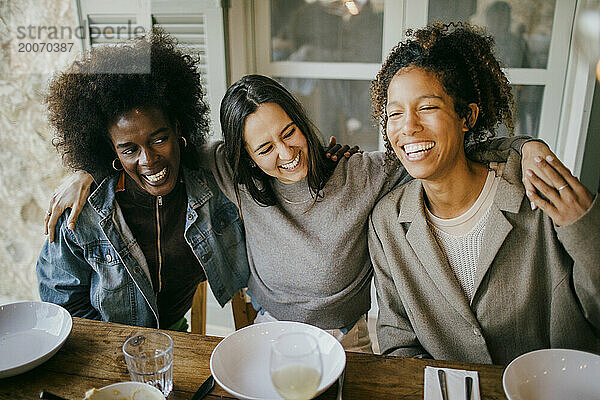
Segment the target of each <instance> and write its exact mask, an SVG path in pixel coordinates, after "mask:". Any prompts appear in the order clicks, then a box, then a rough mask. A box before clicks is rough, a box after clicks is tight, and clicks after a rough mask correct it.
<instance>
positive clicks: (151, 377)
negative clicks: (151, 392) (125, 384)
mask: <svg viewBox="0 0 600 400" xmlns="http://www.w3.org/2000/svg"><path fill="white" fill-rule="evenodd" d="M123 353H124V354H125V362H126V363H127V369H128V370H129V375H130V376H131V380H132V381H135V382H144V383H147V384H149V385H152V386H154V387H155V388H157V389H159V390H160V391H161V392H162V393H163V395H164V396H165V397H167V396H168V395H169V393H171V390H172V389H173V339H171V336H169V335H167V334H166V333H163V332H160V331H140V332H136V333H134V334H133V336H131V337H130V338H129V339H127V340H126V341H125V343H124V344H123Z"/></svg>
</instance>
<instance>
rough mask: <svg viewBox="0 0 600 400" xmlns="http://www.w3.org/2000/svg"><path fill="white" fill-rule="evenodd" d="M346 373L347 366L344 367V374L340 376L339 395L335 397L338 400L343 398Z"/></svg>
mask: <svg viewBox="0 0 600 400" xmlns="http://www.w3.org/2000/svg"><path fill="white" fill-rule="evenodd" d="M344 375H346V368H344V370H343V371H342V374H341V375H340V377H339V378H338V390H337V396H336V398H335V399H336V400H342V391H343V387H344Z"/></svg>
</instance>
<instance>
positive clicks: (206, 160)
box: [199, 140, 237, 203]
mask: <svg viewBox="0 0 600 400" xmlns="http://www.w3.org/2000/svg"><path fill="white" fill-rule="evenodd" d="M199 156H200V165H201V166H203V167H204V168H205V169H207V170H209V171H210V172H211V173H212V174H213V176H214V178H215V181H216V182H217V185H219V188H220V189H221V190H222V191H223V193H225V196H227V198H228V199H229V200H231V201H232V202H234V203H235V202H236V201H237V199H236V195H235V184H234V182H233V170H232V169H231V167H230V166H229V163H228V162H227V158H226V157H225V144H224V143H223V141H222V140H214V141H210V142H208V143H206V144H205V145H204V146H202V147H201V148H200V151H199Z"/></svg>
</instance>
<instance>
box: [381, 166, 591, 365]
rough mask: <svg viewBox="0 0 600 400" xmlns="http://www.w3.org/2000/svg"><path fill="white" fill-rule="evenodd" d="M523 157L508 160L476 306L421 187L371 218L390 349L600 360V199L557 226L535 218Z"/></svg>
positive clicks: (393, 195) (498, 358)
mask: <svg viewBox="0 0 600 400" xmlns="http://www.w3.org/2000/svg"><path fill="white" fill-rule="evenodd" d="M520 171H521V167H520V158H519V157H518V156H517V155H515V154H511V156H510V157H509V159H508V161H507V165H506V167H505V170H504V173H503V176H502V177H503V180H501V182H500V184H499V186H498V191H497V193H496V196H495V199H494V203H493V204H492V209H491V210H490V215H489V220H488V223H487V226H486V228H485V233H484V239H483V244H482V248H481V255H480V259H479V263H478V265H477V272H476V276H475V294H474V297H473V300H472V302H471V304H469V302H468V299H467V297H466V296H465V295H464V294H463V292H462V291H461V288H460V285H459V283H458V280H457V279H456V277H455V276H454V274H453V272H452V269H451V268H450V266H449V264H448V262H447V261H446V257H445V255H444V254H443V253H442V251H441V250H440V248H439V246H438V244H437V242H436V239H435V237H434V236H433V234H432V232H431V230H430V228H429V226H428V224H427V221H426V217H425V208H424V203H423V189H422V184H421V182H420V181H419V180H415V181H413V182H410V183H407V184H406V185H403V186H401V187H399V188H397V189H395V190H393V191H392V192H390V193H389V194H388V195H387V196H385V197H384V198H383V199H381V200H380V202H379V203H378V204H377V205H376V207H375V209H374V210H373V213H372V215H371V219H370V221H369V224H370V227H369V229H370V230H369V250H370V254H371V258H372V261H373V265H374V268H375V285H376V288H377V299H378V304H379V319H378V324H377V336H378V339H379V344H380V347H381V351H382V353H384V354H393V355H400V356H408V357H433V358H435V359H444V360H456V361H465V362H474V363H494V364H506V363H508V362H510V361H511V360H512V359H514V358H515V357H517V356H519V355H521V354H523V353H525V352H528V351H531V350H535V349H542V348H551V347H553V348H572V349H580V350H586V351H590V352H594V353H597V354H598V353H600V204H599V203H600V201H599V200H598V197H599V196H596V198H595V199H594V202H593V204H592V207H591V208H590V210H588V212H587V213H586V214H585V215H583V216H582V217H581V218H580V219H579V220H577V221H576V222H575V223H573V224H571V225H569V226H564V227H556V226H554V224H553V223H552V220H551V219H550V218H549V217H548V216H547V215H545V214H544V213H543V212H542V211H541V210H539V209H538V210H536V211H532V210H531V208H530V204H529V200H528V199H527V197H526V196H525V190H524V188H523V185H522V183H521V178H520Z"/></svg>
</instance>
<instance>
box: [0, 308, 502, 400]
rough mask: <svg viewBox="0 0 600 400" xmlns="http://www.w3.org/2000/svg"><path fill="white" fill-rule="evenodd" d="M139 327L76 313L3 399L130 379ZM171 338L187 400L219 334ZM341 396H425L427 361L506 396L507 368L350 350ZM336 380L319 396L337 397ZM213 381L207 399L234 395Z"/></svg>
mask: <svg viewBox="0 0 600 400" xmlns="http://www.w3.org/2000/svg"><path fill="white" fill-rule="evenodd" d="M140 329H149V328H139V327H135V326H129V325H121V324H115V323H110V322H99V321H92V320H87V319H82V318H73V329H72V331H71V334H70V335H69V337H68V339H67V340H66V342H65V343H64V345H63V346H62V348H61V349H60V350H59V351H58V352H57V353H56V354H55V355H54V356H53V357H52V358H50V359H49V360H48V361H46V362H45V363H43V364H42V365H40V366H38V367H36V368H34V369H32V370H30V371H28V372H25V373H23V374H20V375H17V376H13V377H10V378H4V379H0V399H6V400H8V399H10V400H17V399H28V400H31V399H39V394H40V391H42V390H46V391H49V392H52V393H55V394H57V395H60V396H62V397H64V398H67V399H82V398H83V397H84V396H85V392H86V391H87V390H89V389H91V388H100V387H103V386H106V385H110V384H112V383H116V382H121V381H128V380H129V374H128V372H127V366H126V365H125V359H124V356H123V351H122V345H123V342H124V341H125V339H127V338H128V337H129V336H131V335H132V334H133V333H134V332H136V331H138V330H140ZM168 333H169V335H171V337H172V338H173V342H174V350H173V358H174V364H173V383H174V388H173V392H171V394H170V395H169V396H168V399H169V400H175V399H177V400H189V399H191V397H192V396H193V394H194V393H195V392H196V390H197V389H198V387H199V386H200V385H201V384H202V382H204V380H205V379H206V378H208V377H209V376H210V366H209V362H210V355H211V353H212V351H213V349H214V348H215V346H216V345H217V344H218V343H219V341H220V340H221V338H219V337H213V336H204V335H199V334H193V333H185V332H173V331H168ZM346 356H347V357H346V374H345V380H344V384H343V398H344V399H346V400H348V399H365V400H370V399H423V378H424V369H425V367H426V366H428V365H429V366H435V367H449V368H458V369H466V370H476V371H478V372H479V385H480V391H481V398H482V399H489V400H492V399H494V400H495V399H506V397H505V395H504V391H503V389H502V373H503V370H504V367H502V366H498V365H483V364H466V363H459V362H450V361H435V360H420V359H413V358H402V357H391V356H381V355H374V354H362V353H352V352H347V353H346ZM336 394H337V383H335V384H333V385H332V386H331V387H330V388H329V389H328V390H327V391H325V393H323V394H322V395H321V396H319V397H318V398H319V399H335V398H336ZM233 398H234V397H233V396H231V395H230V394H228V393H227V392H226V391H225V390H223V389H222V388H221V387H219V385H218V384H216V385H215V388H214V390H213V391H212V392H211V393H210V394H209V395H208V396H207V397H206V399H233Z"/></svg>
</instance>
